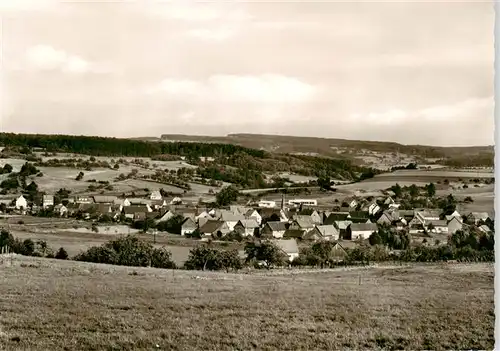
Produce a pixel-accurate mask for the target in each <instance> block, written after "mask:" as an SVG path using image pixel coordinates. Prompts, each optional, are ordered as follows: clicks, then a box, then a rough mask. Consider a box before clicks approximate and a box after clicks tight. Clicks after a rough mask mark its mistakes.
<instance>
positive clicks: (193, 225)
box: [182, 217, 196, 228]
mask: <svg viewBox="0 0 500 351" xmlns="http://www.w3.org/2000/svg"><path fill="white" fill-rule="evenodd" d="M182 227H183V228H184V227H186V228H196V223H195V221H193V219H192V218H191V217H188V218H186V219H185V220H184V221H183V222H182Z"/></svg>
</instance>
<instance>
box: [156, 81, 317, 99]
mask: <svg viewBox="0 0 500 351" xmlns="http://www.w3.org/2000/svg"><path fill="white" fill-rule="evenodd" d="M147 92H148V93H163V94H165V95H167V96H169V97H171V98H172V99H189V100H197V101H202V102H251V103H291V104H295V103H303V102H307V101H309V100H311V99H312V98H313V97H314V96H315V95H316V94H317V92H318V88H317V87H314V86H312V85H310V84H308V83H304V82H302V81H300V80H299V79H297V78H293V77H286V76H282V75H277V74H264V75H260V76H249V75H247V76H238V75H213V76H211V77H209V78H208V79H207V80H206V81H193V80H177V79H165V80H163V81H162V82H161V83H160V84H159V85H158V86H157V87H155V88H153V89H150V90H148V91H147Z"/></svg>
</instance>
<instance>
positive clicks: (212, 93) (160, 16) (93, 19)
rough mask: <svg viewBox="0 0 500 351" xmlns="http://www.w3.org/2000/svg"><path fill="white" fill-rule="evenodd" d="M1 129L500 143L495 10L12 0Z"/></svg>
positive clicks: (422, 4) (2, 13) (5, 24)
mask: <svg viewBox="0 0 500 351" xmlns="http://www.w3.org/2000/svg"><path fill="white" fill-rule="evenodd" d="M0 19H1V37H0V40H1V54H2V55H1V66H0V68H1V69H0V98H1V99H0V112H1V115H0V130H1V131H5V132H16V133H50V134H78V135H82V134H85V135H102V136H115V137H139V136H160V135H161V134H194V135H226V134H228V133H262V134H279V135H296V136H313V137H328V138H343V139H356V140H380V141H395V142H399V143H403V144H426V145H437V146H468V145H493V144H494V136H493V129H494V114H493V108H494V99H493V92H494V90H493V89H494V85H493V78H494V32H493V31H494V7H493V2H492V1H489V2H479V1H475V2H456V1H437V0H436V1H423V0H422V1H412V2H409V1H402V0H401V1H390V2H388V1H385V2H382V1H381V2H374V1H351V2H345V1H344V2H338V1H329V2H327V1H322V2H319V1H318V2H313V1H311V2H302V1H301V2H299V1H280V0H277V1H253V2H252V1H245V2H237V1H231V2H228V1H219V2H216V1H210V2H195V1H189V0H183V1H181V0H178V1H169V2H168V1H152V0H137V1H125V0H123V1H101V2H97V1H91V0H88V1H85V2H83V1H82V2H79V1H65V2H58V1H54V0H15V1H13V0H0Z"/></svg>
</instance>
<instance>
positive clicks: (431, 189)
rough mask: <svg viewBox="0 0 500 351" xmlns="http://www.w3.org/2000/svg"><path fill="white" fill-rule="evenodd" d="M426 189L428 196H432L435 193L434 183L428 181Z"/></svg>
mask: <svg viewBox="0 0 500 351" xmlns="http://www.w3.org/2000/svg"><path fill="white" fill-rule="evenodd" d="M426 190H427V196H428V197H434V196H435V195H436V185H434V183H429V184H428V185H427V186H426Z"/></svg>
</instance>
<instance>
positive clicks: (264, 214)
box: [257, 208, 281, 218]
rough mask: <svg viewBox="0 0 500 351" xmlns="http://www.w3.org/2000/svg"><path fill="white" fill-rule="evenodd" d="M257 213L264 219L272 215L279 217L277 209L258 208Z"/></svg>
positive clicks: (279, 211) (279, 213) (279, 212)
mask: <svg viewBox="0 0 500 351" xmlns="http://www.w3.org/2000/svg"><path fill="white" fill-rule="evenodd" d="M257 211H258V212H259V214H260V215H261V216H262V217H264V218H269V217H271V216H272V215H273V214H275V215H277V216H279V217H281V210H280V209H279V208H259V209H258V210H257Z"/></svg>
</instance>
